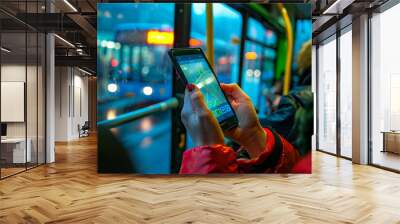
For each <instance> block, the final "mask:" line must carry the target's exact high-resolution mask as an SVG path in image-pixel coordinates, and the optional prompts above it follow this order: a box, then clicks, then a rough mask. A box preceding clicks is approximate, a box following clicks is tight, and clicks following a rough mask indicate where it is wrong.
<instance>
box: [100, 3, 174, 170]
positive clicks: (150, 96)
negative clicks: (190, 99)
mask: <svg viewBox="0 0 400 224" xmlns="http://www.w3.org/2000/svg"><path fill="white" fill-rule="evenodd" d="M174 9H175V7H174V4H169V3H168V4H167V3H165V4H135V3H119V4H111V3H101V4H99V5H98V17H97V18H98V20H97V21H98V31H97V41H98V51H97V52H98V64H97V66H98V67H97V71H98V79H97V85H98V96H97V100H98V103H97V108H98V112H97V113H98V120H99V121H102V120H106V119H112V118H115V117H116V116H118V115H121V114H124V113H126V112H130V111H134V110H136V109H139V108H143V107H145V106H148V105H150V104H154V103H157V102H160V101H163V100H166V99H168V98H170V97H171V96H172V66H171V63H170V60H169V58H168V54H167V51H168V49H170V48H171V47H172V46H173V41H174V39H173V36H174V33H173V31H174ZM170 130H171V113H170V112H169V111H167V112H161V113H157V114H154V115H150V116H147V117H144V118H141V119H139V120H135V121H133V122H129V123H126V124H123V125H120V126H117V127H116V128H113V129H112V133H113V135H114V136H115V138H117V139H118V140H120V143H121V144H122V146H121V147H122V148H123V149H124V150H125V151H126V153H127V154H128V155H129V158H130V160H131V161H132V163H134V165H135V167H134V168H135V172H136V173H143V174H168V173H170V172H171V148H170V147H169V146H170V145H171V143H170V141H171V133H170Z"/></svg>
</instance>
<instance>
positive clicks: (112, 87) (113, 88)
mask: <svg viewBox="0 0 400 224" xmlns="http://www.w3.org/2000/svg"><path fill="white" fill-rule="evenodd" d="M107 90H108V92H110V93H115V92H117V90H118V85H117V84H115V83H110V84H108V86H107Z"/></svg>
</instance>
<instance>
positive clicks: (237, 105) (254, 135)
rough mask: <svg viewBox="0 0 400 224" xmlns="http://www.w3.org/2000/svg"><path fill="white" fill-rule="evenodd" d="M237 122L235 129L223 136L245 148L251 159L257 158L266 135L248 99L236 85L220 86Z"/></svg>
mask: <svg viewBox="0 0 400 224" xmlns="http://www.w3.org/2000/svg"><path fill="white" fill-rule="evenodd" d="M221 88H222V90H223V91H224V92H225V95H226V96H227V97H228V100H229V102H230V103H231V105H232V107H233V110H234V111H235V113H236V116H237V118H238V121H239V125H238V127H236V128H233V129H231V130H228V131H225V132H224V134H225V135H226V136H227V137H229V138H231V139H233V140H234V141H236V142H237V143H239V144H240V145H242V146H243V147H245V148H246V150H247V151H248V153H249V154H250V157H251V158H257V157H258V156H259V155H260V154H261V153H262V152H263V151H264V150H265V144H266V138H267V137H266V134H265V132H264V129H263V128H262V126H261V124H260V122H259V120H258V117H257V113H256V110H255V109H254V106H253V104H252V103H251V100H250V98H249V97H248V96H247V95H246V94H245V93H244V92H243V91H242V89H240V87H239V86H238V85H237V84H221Z"/></svg>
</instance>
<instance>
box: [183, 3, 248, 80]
mask: <svg viewBox="0 0 400 224" xmlns="http://www.w3.org/2000/svg"><path fill="white" fill-rule="evenodd" d="M212 6H213V15H214V58H215V62H214V63H215V68H214V70H215V73H216V74H217V76H218V79H219V81H220V82H224V83H231V82H237V81H238V78H237V77H238V74H239V54H240V34H241V29H242V16H241V14H240V13H239V12H237V11H236V10H234V9H232V8H230V7H229V6H227V5H225V4H221V3H215V4H213V5H212ZM191 20H192V22H191V32H190V46H191V47H201V48H202V49H203V50H204V51H206V50H207V49H206V4H205V3H194V4H193V5H192V17H191Z"/></svg>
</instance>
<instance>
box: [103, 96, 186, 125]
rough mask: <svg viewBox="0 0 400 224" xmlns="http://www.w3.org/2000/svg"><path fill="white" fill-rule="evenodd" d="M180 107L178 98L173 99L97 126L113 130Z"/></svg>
mask: <svg viewBox="0 0 400 224" xmlns="http://www.w3.org/2000/svg"><path fill="white" fill-rule="evenodd" d="M178 106H179V101H178V99H177V98H175V97H172V98H169V99H168V100H165V101H163V102H160V103H156V104H153V105H151V106H148V107H144V108H140V109H138V110H135V111H131V112H128V113H125V114H121V115H118V116H117V117H115V118H113V119H110V120H104V121H99V122H97V126H98V127H99V128H113V127H116V126H119V125H122V124H126V123H128V122H131V121H134V120H137V119H139V118H142V117H146V116H148V115H151V114H154V113H157V112H162V111H166V110H172V109H175V108H177V107H178Z"/></svg>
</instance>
